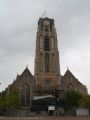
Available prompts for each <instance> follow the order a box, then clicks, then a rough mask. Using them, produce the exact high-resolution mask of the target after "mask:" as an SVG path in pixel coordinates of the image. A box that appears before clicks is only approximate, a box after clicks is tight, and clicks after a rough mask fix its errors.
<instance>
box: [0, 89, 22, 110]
mask: <svg viewBox="0 0 90 120" xmlns="http://www.w3.org/2000/svg"><path fill="white" fill-rule="evenodd" d="M19 107H20V100H19V95H18V93H17V92H16V91H12V92H10V93H9V94H6V95H3V94H2V95H1V96H0V108H1V109H9V110H10V109H14V110H15V109H18V108H19Z"/></svg>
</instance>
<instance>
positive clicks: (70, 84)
mask: <svg viewBox="0 0 90 120" xmlns="http://www.w3.org/2000/svg"><path fill="white" fill-rule="evenodd" d="M66 90H67V91H72V90H75V87H74V85H73V84H72V83H69V84H68V85H67V87H66Z"/></svg>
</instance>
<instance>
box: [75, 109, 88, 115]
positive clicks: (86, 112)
mask: <svg viewBox="0 0 90 120" xmlns="http://www.w3.org/2000/svg"><path fill="white" fill-rule="evenodd" d="M76 115H77V116H89V110H88V109H85V108H79V109H77V110H76Z"/></svg>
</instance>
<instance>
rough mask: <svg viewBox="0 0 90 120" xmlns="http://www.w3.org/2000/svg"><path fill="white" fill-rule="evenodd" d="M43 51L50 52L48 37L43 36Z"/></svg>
mask: <svg viewBox="0 0 90 120" xmlns="http://www.w3.org/2000/svg"><path fill="white" fill-rule="evenodd" d="M44 50H45V51H49V50H50V45H49V36H47V35H46V36H45V39H44Z"/></svg>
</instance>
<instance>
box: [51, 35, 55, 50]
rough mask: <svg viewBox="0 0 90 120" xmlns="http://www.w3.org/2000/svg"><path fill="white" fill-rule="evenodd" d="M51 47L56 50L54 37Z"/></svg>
mask: <svg viewBox="0 0 90 120" xmlns="http://www.w3.org/2000/svg"><path fill="white" fill-rule="evenodd" d="M51 47H52V49H54V48H55V39H54V37H51Z"/></svg>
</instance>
